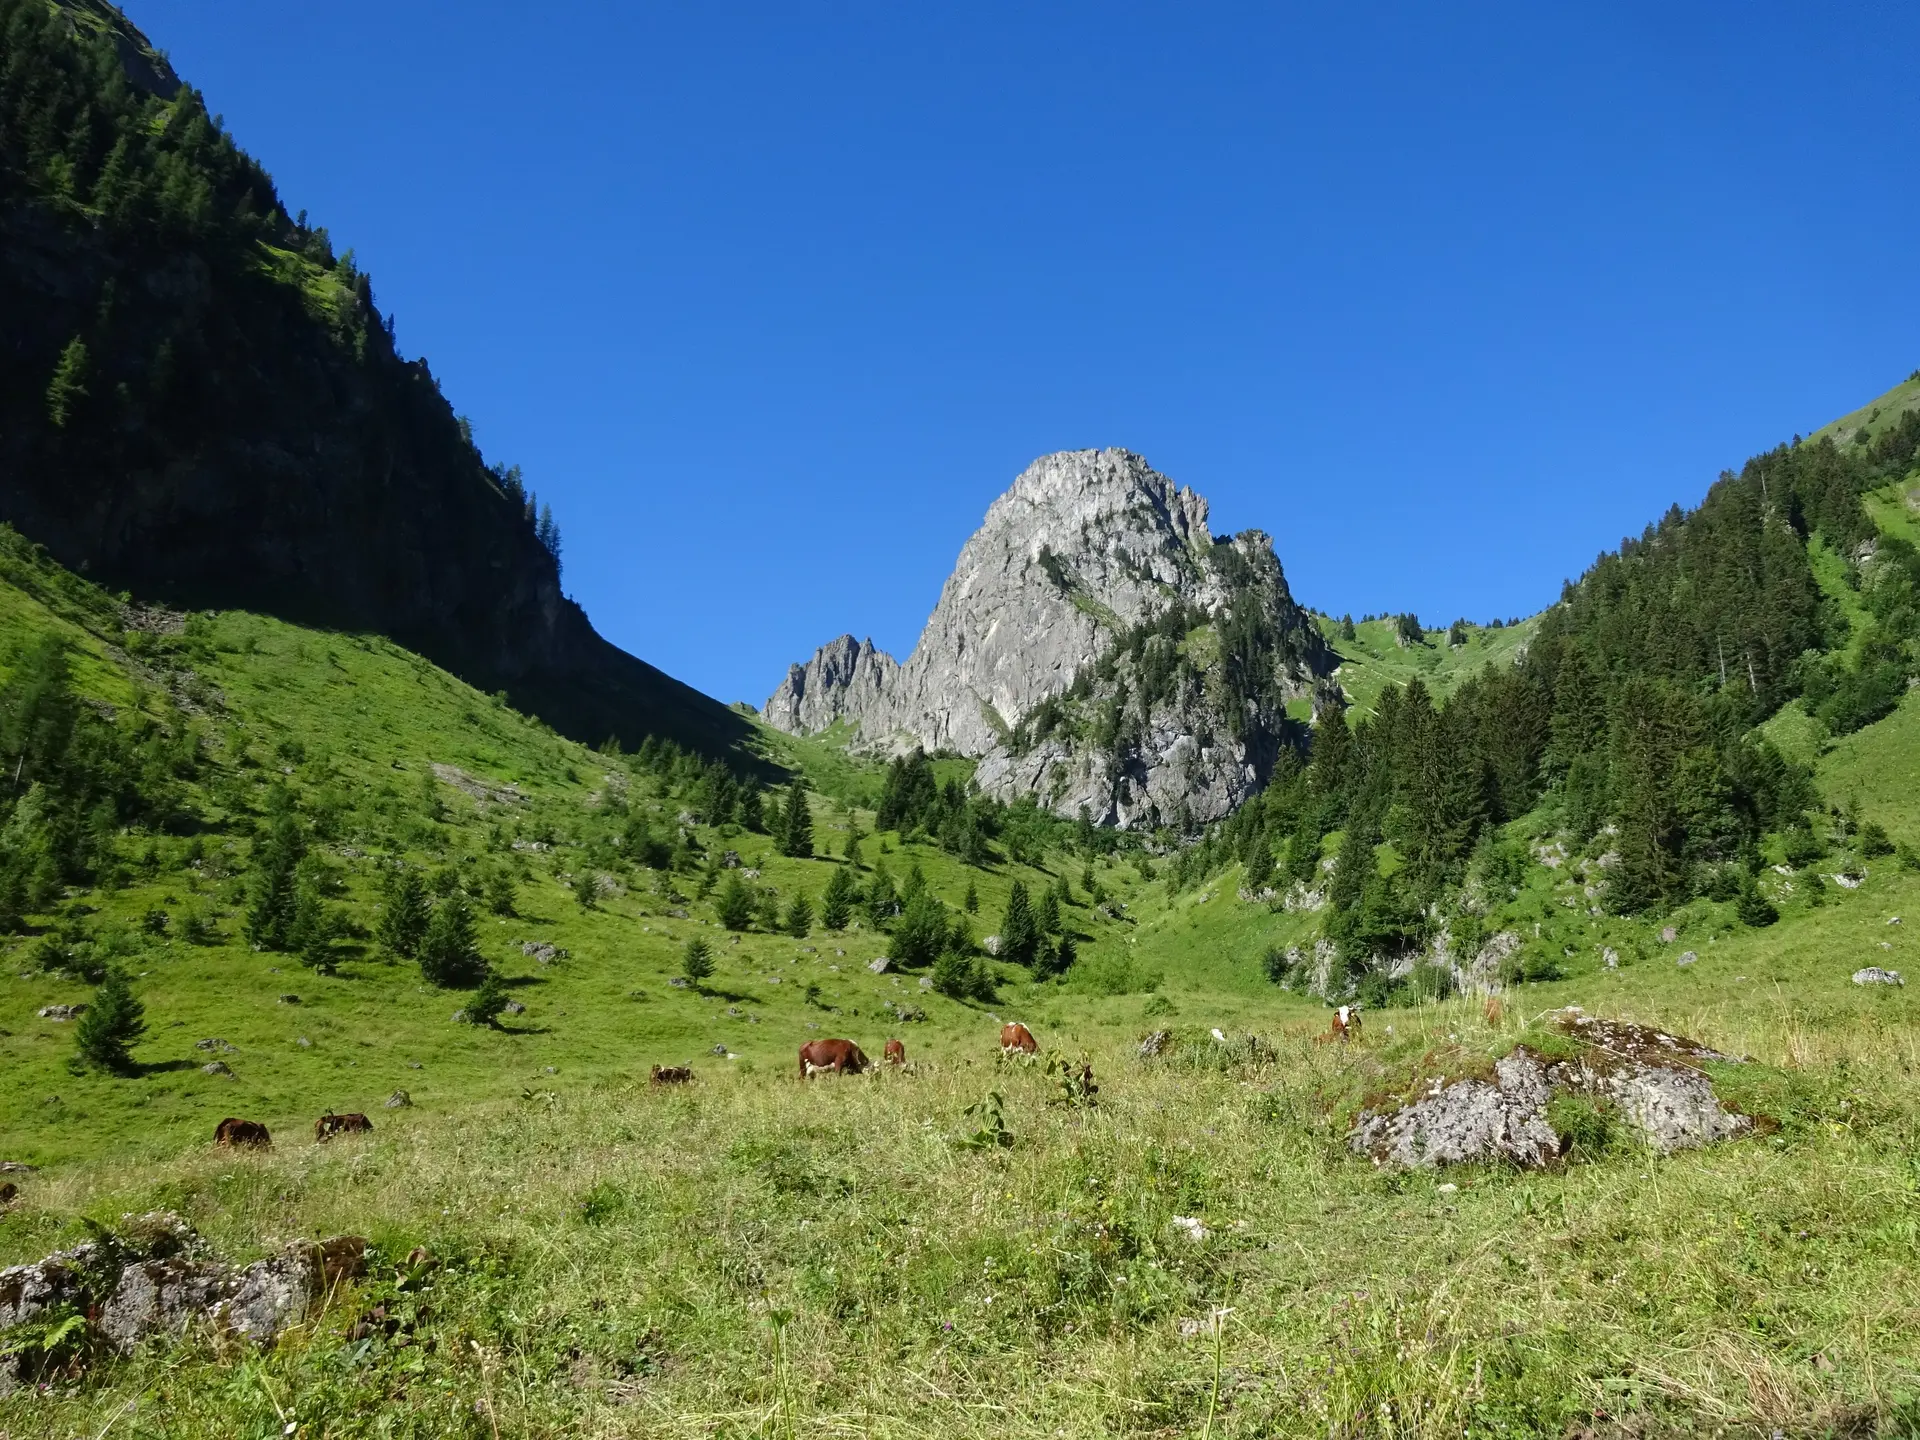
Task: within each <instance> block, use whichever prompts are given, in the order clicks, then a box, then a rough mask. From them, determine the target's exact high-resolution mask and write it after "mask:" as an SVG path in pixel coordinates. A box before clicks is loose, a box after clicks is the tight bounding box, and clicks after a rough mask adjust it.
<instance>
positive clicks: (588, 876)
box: [573, 865, 600, 910]
mask: <svg viewBox="0 0 1920 1440" xmlns="http://www.w3.org/2000/svg"><path fill="white" fill-rule="evenodd" d="M573 898H574V899H575V900H576V901H578V902H579V905H580V908H581V909H582V910H591V909H593V906H594V902H595V901H596V900H598V899H599V898H600V877H599V875H598V874H596V873H595V872H594V869H593V867H592V866H591V865H582V866H581V867H580V869H579V871H578V872H577V873H576V874H575V875H574V877H573Z"/></svg>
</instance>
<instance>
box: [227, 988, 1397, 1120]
mask: <svg viewBox="0 0 1920 1440" xmlns="http://www.w3.org/2000/svg"><path fill="white" fill-rule="evenodd" d="M1345 1021H1346V1012H1345V1010H1344V1009H1343V1010H1342V1012H1341V1015H1340V1016H1339V1017H1337V1018H1336V1019H1335V1020H1334V1025H1335V1027H1336V1028H1337V1029H1340V1030H1341V1038H1343V1039H1344V1038H1345V1032H1344V1029H1343V1028H1341V1027H1343V1026H1344V1024H1345ZM1353 1023H1354V1025H1355V1026H1356V1027H1357V1026H1358V1024H1359V1016H1358V1015H1357V1014H1356V1015H1355V1016H1354V1020H1353ZM1039 1049H1040V1042H1039V1041H1037V1040H1035V1039H1034V1038H1033V1032H1032V1031H1031V1030H1029V1029H1028V1028H1027V1027H1026V1026H1024V1025H1022V1024H1021V1023H1020V1022H1019V1021H1017V1020H1014V1021H1009V1022H1008V1023H1007V1024H1005V1025H1002V1026H1001V1027H1000V1053H1001V1054H1002V1055H1006V1056H1023V1055H1034V1054H1037V1053H1038V1052H1039ZM883 1056H884V1060H885V1063H886V1064H887V1065H889V1066H891V1067H895V1068H904V1067H905V1065H906V1063H907V1047H906V1046H905V1044H903V1043H902V1042H901V1041H899V1040H891V1039H890V1040H888V1041H887V1045H886V1049H885V1051H884V1052H883ZM872 1068H873V1062H872V1061H871V1060H869V1059H868V1058H867V1055H866V1052H865V1051H864V1050H862V1049H861V1048H860V1047H859V1046H858V1045H856V1044H855V1043H854V1042H853V1041H851V1040H839V1039H828V1040H809V1041H808V1042H807V1043H806V1044H804V1045H802V1046H801V1047H800V1078H801V1079H802V1080H810V1079H812V1078H813V1077H814V1076H815V1075H858V1074H861V1073H862V1072H863V1071H867V1070H871V1069H872ZM649 1078H650V1080H651V1081H652V1083H653V1084H655V1085H684V1084H686V1083H687V1082H688V1081H690V1080H692V1079H693V1069H692V1067H691V1066H687V1065H655V1066H654V1067H653V1071H652V1074H651V1075H650V1076H649ZM372 1133H373V1122H372V1121H371V1120H369V1119H367V1117H366V1116H364V1115H360V1114H353V1115H336V1114H334V1113H333V1112H332V1111H331V1110H329V1111H328V1112H327V1113H326V1114H324V1115H322V1116H321V1117H320V1118H319V1119H318V1120H316V1121H314V1122H313V1138H314V1141H315V1143H316V1144H325V1143H326V1142H327V1141H329V1140H331V1139H332V1138H333V1137H334V1136H336V1135H370V1134H372ZM213 1143H214V1144H215V1145H218V1146H220V1147H222V1148H223V1149H230V1150H271V1149H272V1148H273V1136H272V1135H271V1134H269V1133H268V1131H267V1127H266V1126H265V1125H262V1124H261V1123H260V1122H259V1121H258V1120H241V1119H238V1118H236V1117H234V1116H231V1115H229V1116H228V1117H227V1118H226V1119H224V1120H222V1121H221V1122H220V1123H219V1124H218V1125H216V1126H214V1127H213Z"/></svg>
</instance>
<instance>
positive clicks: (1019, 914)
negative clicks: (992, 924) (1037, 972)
mask: <svg viewBox="0 0 1920 1440" xmlns="http://www.w3.org/2000/svg"><path fill="white" fill-rule="evenodd" d="M1039 943H1040V929H1039V926H1038V925H1036V924H1035V923H1034V916H1033V906H1032V903H1031V902H1030V901H1029V900H1028V899H1027V887H1026V886H1025V885H1023V884H1021V883H1020V882H1019V881H1018V880H1016V881H1014V882H1013V889H1012V890H1011V891H1009V892H1008V894H1007V910H1006V914H1005V915H1004V916H1003V917H1002V918H1001V921H1000V958H1001V959H1003V960H1012V961H1014V962H1016V963H1017V964H1021V965H1031V964H1032V963H1033V956H1034V951H1035V949H1036V947H1037V946H1038V945H1039Z"/></svg>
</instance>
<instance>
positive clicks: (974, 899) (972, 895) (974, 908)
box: [960, 876, 980, 915]
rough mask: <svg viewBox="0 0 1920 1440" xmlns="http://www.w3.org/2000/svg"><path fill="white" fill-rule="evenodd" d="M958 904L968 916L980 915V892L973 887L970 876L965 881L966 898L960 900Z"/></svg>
mask: <svg viewBox="0 0 1920 1440" xmlns="http://www.w3.org/2000/svg"><path fill="white" fill-rule="evenodd" d="M960 904H961V906H962V907H963V908H964V909H965V910H966V912H967V914H969V915H978V914H979V913H980V892H979V890H978V889H976V888H975V887H974V883H973V879H972V877H971V876H969V877H968V879H967V897H966V899H964V900H962V901H961V902H960Z"/></svg>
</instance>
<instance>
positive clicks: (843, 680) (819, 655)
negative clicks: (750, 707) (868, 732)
mask: <svg viewBox="0 0 1920 1440" xmlns="http://www.w3.org/2000/svg"><path fill="white" fill-rule="evenodd" d="M899 675H900V664H899V662H898V661H897V660H895V659H894V658H893V657H892V656H891V655H889V654H887V653H886V651H884V650H876V649H874V647H873V641H872V640H871V639H867V640H855V639H854V638H853V636H851V635H842V636H841V637H840V638H839V639H838V640H833V641H830V642H828V643H827V644H825V645H822V646H821V647H820V648H819V649H818V650H816V651H814V652H813V658H812V659H811V660H809V661H808V662H807V663H806V664H804V665H795V666H793V667H792V668H791V669H789V670H788V671H787V678H786V679H785V680H784V681H783V682H782V683H781V685H780V688H779V689H778V690H775V691H774V692H773V694H772V695H771V696H769V697H768V699H767V703H766V707H765V711H764V714H765V716H766V720H767V723H768V724H769V725H772V726H774V727H775V728H776V729H780V730H785V731H786V732H787V733H788V734H790V735H812V734H815V733H816V732H818V731H821V730H825V729H828V728H830V727H831V726H832V725H833V724H834V723H835V722H836V721H838V720H841V719H843V718H852V719H856V720H857V719H858V718H859V717H861V716H879V715H882V714H884V713H885V710H886V707H887V706H888V705H889V704H890V703H891V702H892V699H893V690H894V686H895V683H896V682H897V680H898V679H899Z"/></svg>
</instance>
